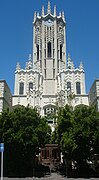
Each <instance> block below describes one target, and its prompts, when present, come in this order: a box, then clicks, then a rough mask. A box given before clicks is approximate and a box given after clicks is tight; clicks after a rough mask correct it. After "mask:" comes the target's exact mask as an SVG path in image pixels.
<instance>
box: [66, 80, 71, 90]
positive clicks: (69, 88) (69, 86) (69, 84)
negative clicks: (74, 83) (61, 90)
mask: <svg viewBox="0 0 99 180" xmlns="http://www.w3.org/2000/svg"><path fill="white" fill-rule="evenodd" d="M67 90H68V91H71V82H69V81H68V82H67Z"/></svg>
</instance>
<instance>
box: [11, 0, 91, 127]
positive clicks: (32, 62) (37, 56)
mask: <svg viewBox="0 0 99 180" xmlns="http://www.w3.org/2000/svg"><path fill="white" fill-rule="evenodd" d="M12 103H13V106H15V105H17V104H20V105H25V106H30V107H33V108H34V107H36V108H37V110H38V111H39V112H40V114H41V115H42V116H44V115H49V117H51V116H50V115H51V114H52V113H55V112H56V110H57V107H58V106H59V107H62V106H65V105H66V104H69V105H72V106H73V107H75V106H76V105H79V104H86V105H88V95H86V88H85V71H84V68H83V64H82V63H80V65H79V67H78V68H75V67H74V63H73V61H72V59H71V57H70V55H68V57H67V61H66V22H65V17H64V12H60V13H59V14H58V15H57V11H56V6H54V11H53V13H52V11H51V6H50V2H48V7H47V11H46V12H45V10H44V6H42V12H41V15H39V13H36V12H35V13H34V19H33V51H32V55H29V58H28V62H26V67H25V69H22V68H21V67H20V64H19V63H17V66H16V71H15V87H14V95H13V102H12ZM48 121H49V123H50V124H51V127H52V129H54V125H55V123H54V120H53V119H51V118H49V120H48Z"/></svg>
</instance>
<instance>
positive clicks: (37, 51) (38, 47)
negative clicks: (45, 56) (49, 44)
mask: <svg viewBox="0 0 99 180" xmlns="http://www.w3.org/2000/svg"><path fill="white" fill-rule="evenodd" d="M37 60H39V45H37Z"/></svg>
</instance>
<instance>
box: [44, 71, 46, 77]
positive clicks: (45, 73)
mask: <svg viewBox="0 0 99 180" xmlns="http://www.w3.org/2000/svg"><path fill="white" fill-rule="evenodd" d="M44 72H45V79H46V69H45V70H44Z"/></svg>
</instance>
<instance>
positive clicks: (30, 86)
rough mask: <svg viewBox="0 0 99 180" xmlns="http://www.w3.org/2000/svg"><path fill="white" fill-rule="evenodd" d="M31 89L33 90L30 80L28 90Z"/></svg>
mask: <svg viewBox="0 0 99 180" xmlns="http://www.w3.org/2000/svg"><path fill="white" fill-rule="evenodd" d="M31 89H32V90H33V83H32V82H30V83H29V91H30V90H31Z"/></svg>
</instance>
